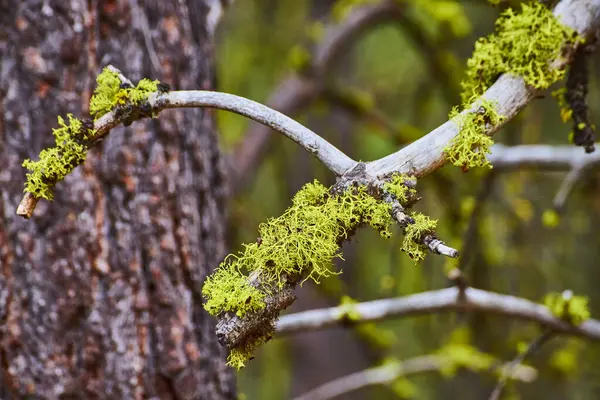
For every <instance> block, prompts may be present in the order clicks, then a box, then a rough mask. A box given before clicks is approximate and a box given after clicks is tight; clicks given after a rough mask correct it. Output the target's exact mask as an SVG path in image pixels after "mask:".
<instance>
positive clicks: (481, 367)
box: [438, 343, 497, 377]
mask: <svg viewBox="0 0 600 400" xmlns="http://www.w3.org/2000/svg"><path fill="white" fill-rule="evenodd" d="M438 355H439V356H441V357H442V358H443V360H444V362H443V363H442V365H443V366H442V368H441V369H440V372H441V373H442V375H444V376H448V377H450V376H455V375H456V372H457V371H458V369H460V368H467V369H470V370H472V371H487V370H489V369H490V368H491V367H492V365H494V364H495V363H496V362H497V360H496V359H495V358H494V357H492V356H491V355H489V354H485V353H482V352H480V351H479V350H477V349H476V348H474V347H472V346H469V345H467V344H452V343H451V344H448V345H446V346H444V347H442V348H441V349H440V350H439V351H438Z"/></svg>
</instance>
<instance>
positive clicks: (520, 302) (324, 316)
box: [277, 287, 600, 340]
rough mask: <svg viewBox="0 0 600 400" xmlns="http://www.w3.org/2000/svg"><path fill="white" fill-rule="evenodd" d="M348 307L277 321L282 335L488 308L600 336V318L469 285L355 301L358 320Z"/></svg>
mask: <svg viewBox="0 0 600 400" xmlns="http://www.w3.org/2000/svg"><path fill="white" fill-rule="evenodd" d="M343 310H344V309H342V307H331V308H324V309H320V310H311V311H304V312H299V313H295V314H289V315H284V316H282V317H281V319H280V320H279V322H278V323H277V333H278V334H279V335H289V334H293V333H297V332H302V331H314V330H318V329H324V328H327V327H330V326H335V325H340V324H351V323H362V322H368V321H379V320H382V319H385V318H390V317H400V316H412V315H423V314H432V313H439V312H448V311H461V312H488V313H494V314H500V315H505V316H508V317H512V318H516V319H520V320H524V321H532V322H537V323H539V324H541V325H543V326H546V327H548V328H552V329H553V330H554V331H555V332H557V333H564V334H569V335H575V336H580V337H585V338H587V339H592V340H600V321H597V320H594V319H590V320H587V321H585V322H583V323H582V324H581V325H577V326H575V325H572V324H570V323H568V322H567V321H564V320H562V319H560V318H556V317H555V316H554V315H553V314H552V313H551V312H550V311H548V309H547V308H546V307H544V306H543V305H541V304H537V303H534V302H532V301H530V300H526V299H522V298H519V297H515V296H509V295H503V294H499V293H494V292H487V291H484V290H479V289H474V288H466V289H465V290H464V295H461V290H460V289H459V288H456V287H452V288H447V289H441V290H433V291H429V292H423V293H417V294H413V295H410V296H406V297H399V298H394V299H383V300H375V301H369V302H364V303H358V304H355V305H353V312H356V315H359V316H360V318H359V319H358V320H357V321H348V320H347V319H343V321H342V319H340V315H341V313H342V311H343Z"/></svg>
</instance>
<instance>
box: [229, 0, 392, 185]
mask: <svg viewBox="0 0 600 400" xmlns="http://www.w3.org/2000/svg"><path fill="white" fill-rule="evenodd" d="M400 12H401V6H400V5H398V3H397V2H395V1H383V2H382V3H381V4H377V5H367V6H364V7H358V8H356V9H355V10H354V11H353V12H352V14H351V15H350V16H349V17H348V18H346V19H345V20H344V22H343V23H341V24H339V25H332V26H330V27H329V28H328V29H327V30H326V33H325V37H324V38H323V40H322V41H320V42H319V44H318V45H317V46H316V48H315V49H314V50H313V52H312V54H313V57H312V59H311V63H310V65H309V66H308V68H307V69H306V71H305V72H304V73H303V74H302V75H297V74H294V75H292V76H290V77H289V78H287V79H285V80H283V81H282V82H281V83H280V84H279V85H278V86H277V88H275V90H274V91H273V93H272V94H271V96H270V97H269V99H268V100H267V104H268V105H269V106H270V107H271V108H273V109H276V110H278V111H280V112H282V113H284V114H287V115H293V114H297V113H299V112H300V111H302V110H303V109H305V108H306V107H308V106H309V105H310V104H312V103H313V102H314V101H315V100H316V99H317V98H318V97H319V96H321V94H323V91H324V90H325V89H326V85H325V84H324V83H323V80H324V79H325V76H326V74H327V73H328V71H329V70H330V69H331V66H332V64H333V63H334V62H335V60H336V59H338V58H339V56H340V54H342V53H344V52H345V51H347V49H348V48H349V47H351V46H352V45H353V44H354V42H355V41H356V39H357V38H358V37H360V36H361V34H362V33H363V32H364V31H366V30H368V29H370V28H371V27H373V26H377V25H379V24H380V23H382V22H384V21H388V20H390V19H394V18H396V17H397V15H398V13H400ZM271 134H272V133H271V129H270V128H269V127H268V126H265V125H261V124H251V126H250V127H249V129H248V131H247V132H246V134H245V135H244V138H243V139H242V142H241V143H240V144H239V145H238V146H237V147H236V148H235V150H234V152H233V155H232V156H231V172H230V180H231V186H232V189H233V191H238V190H240V189H241V188H242V187H243V186H244V185H245V183H246V181H247V180H248V179H247V176H248V173H249V172H250V171H254V170H255V169H256V166H257V165H258V163H259V162H261V161H262V159H263V158H264V155H265V154H266V152H267V149H268V147H269V143H270V137H271Z"/></svg>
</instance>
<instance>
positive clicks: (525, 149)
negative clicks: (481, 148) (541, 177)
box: [488, 144, 600, 171]
mask: <svg viewBox="0 0 600 400" xmlns="http://www.w3.org/2000/svg"><path fill="white" fill-rule="evenodd" d="M488 160H489V161H490V162H491V163H492V165H493V166H494V169H500V170H502V171H505V170H512V169H520V168H528V167H531V168H543V169H546V170H557V171H563V170H573V169H584V168H592V167H595V166H598V165H600V152H594V153H585V152H583V151H582V150H581V148H579V147H575V146H552V145H539V144H533V145H519V146H505V145H502V144H495V145H494V146H492V153H491V154H490V155H489V156H488Z"/></svg>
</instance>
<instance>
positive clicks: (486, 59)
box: [462, 2, 578, 104]
mask: <svg viewBox="0 0 600 400" xmlns="http://www.w3.org/2000/svg"><path fill="white" fill-rule="evenodd" d="M521 7H522V9H521V12H520V13H515V11H514V10H513V9H510V8H509V9H507V10H506V11H504V12H503V13H502V15H501V16H500V18H498V20H497V21H496V32H495V33H494V34H491V35H489V36H487V37H485V38H481V39H479V40H478V41H477V42H476V43H475V51H474V52H473V55H472V57H471V58H470V59H469V60H468V62H467V77H466V79H465V80H464V81H463V82H462V86H463V93H462V99H463V103H465V104H469V103H472V102H473V100H474V99H476V98H478V97H479V96H481V95H482V94H483V92H485V90H487V88H488V87H489V86H490V85H491V84H492V83H494V81H495V80H496V79H497V78H498V76H499V75H500V74H503V73H510V74H513V75H517V76H521V77H522V78H523V79H524V80H525V82H526V83H527V84H528V85H531V86H533V87H534V88H536V89H546V88H548V87H549V86H550V85H552V84H553V83H554V82H556V81H558V80H559V79H561V78H562V77H563V76H564V70H561V69H557V68H554V67H553V66H552V65H551V61H553V60H555V59H558V58H559V57H560V56H561V51H562V48H563V46H564V45H566V44H574V43H575V42H576V41H577V40H578V39H577V35H576V32H575V31H574V30H572V29H571V28H569V27H566V26H564V25H563V24H561V23H560V21H558V19H556V17H555V16H554V15H553V14H552V11H550V10H549V9H548V8H547V7H546V6H544V5H543V4H541V3H540V2H533V3H531V4H526V3H524V4H522V5H521Z"/></svg>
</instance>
